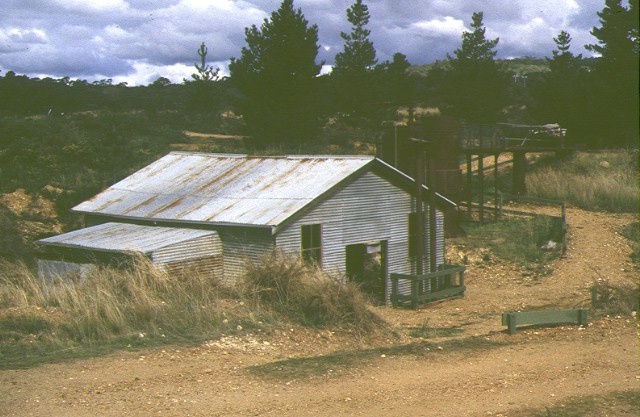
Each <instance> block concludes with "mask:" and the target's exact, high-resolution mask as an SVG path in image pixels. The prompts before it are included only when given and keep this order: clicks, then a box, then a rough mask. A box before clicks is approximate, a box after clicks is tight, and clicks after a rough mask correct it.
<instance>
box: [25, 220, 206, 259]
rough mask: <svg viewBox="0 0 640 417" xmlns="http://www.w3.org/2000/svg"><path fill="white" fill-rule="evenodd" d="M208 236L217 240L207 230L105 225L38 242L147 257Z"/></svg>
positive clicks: (116, 224)
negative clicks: (135, 253)
mask: <svg viewBox="0 0 640 417" xmlns="http://www.w3.org/2000/svg"><path fill="white" fill-rule="evenodd" d="M211 235H213V236H215V237H216V238H217V233H216V232H214V231H210V230H195V229H183V228H175V227H153V226H139V225H134V224H124V223H104V224H100V225H97V226H92V227H87V228H85V229H80V230H75V231H73V232H69V233H65V234H63V235H58V236H52V237H49V238H46V239H41V240H39V241H38V243H41V244H45V245H51V246H61V247H68V248H79V249H92V250H104V251H111V252H140V253H143V254H145V255H149V254H151V253H153V252H155V251H158V250H160V249H163V248H166V247H169V246H172V245H176V244H178V243H181V242H186V241H190V240H194V239H198V238H201V237H205V236H211Z"/></svg>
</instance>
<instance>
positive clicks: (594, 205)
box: [526, 149, 638, 213]
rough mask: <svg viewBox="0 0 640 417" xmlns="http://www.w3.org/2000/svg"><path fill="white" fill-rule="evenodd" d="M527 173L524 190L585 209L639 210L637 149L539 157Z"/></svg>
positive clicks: (634, 211) (629, 211)
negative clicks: (561, 156) (565, 157)
mask: <svg viewBox="0 0 640 417" xmlns="http://www.w3.org/2000/svg"><path fill="white" fill-rule="evenodd" d="M541 162H542V163H539V165H541V166H540V167H539V168H536V169H535V170H534V171H533V172H531V173H528V174H527V184H526V185H527V192H528V193H529V194H530V195H532V196H536V197H541V198H548V199H554V200H563V201H566V202H568V203H570V204H573V205H575V206H577V207H580V208H583V209H586V210H604V211H610V212H617V213H620V212H624V213H637V212H638V153H637V150H626V149H625V150H616V151H601V152H593V153H591V152H577V153H576V154H574V155H573V156H572V157H570V158H568V159H552V160H549V161H541Z"/></svg>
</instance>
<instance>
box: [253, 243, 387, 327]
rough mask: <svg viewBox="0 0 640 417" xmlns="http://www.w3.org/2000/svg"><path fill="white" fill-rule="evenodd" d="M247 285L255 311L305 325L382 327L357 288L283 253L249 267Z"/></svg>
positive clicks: (268, 257) (263, 259) (276, 253)
mask: <svg viewBox="0 0 640 417" xmlns="http://www.w3.org/2000/svg"><path fill="white" fill-rule="evenodd" d="M243 283H244V293H245V294H246V298H248V299H250V300H252V303H253V305H254V309H255V310H263V309H267V310H268V309H273V310H274V312H275V313H276V314H282V315H284V316H285V317H286V318H288V319H289V320H291V321H293V322H297V323H300V324H303V325H307V326H327V325H337V326H345V327H352V328H354V329H357V330H361V331H363V332H366V331H369V330H373V329H374V328H375V327H377V326H379V325H380V324H381V323H382V321H381V320H380V319H379V318H378V317H377V316H375V315H374V314H373V313H372V312H371V311H370V310H369V309H368V308H367V303H366V299H365V297H364V296H363V295H362V293H361V292H360V291H359V290H358V287H357V286H356V285H355V284H353V283H344V282H343V280H342V279H340V278H338V277H335V276H332V275H329V274H327V273H326V272H324V271H322V270H321V269H319V268H317V267H312V266H309V265H306V264H304V263H303V262H302V261H301V260H300V259H299V258H297V257H291V256H286V255H283V254H282V253H280V252H274V253H272V254H270V255H268V256H266V257H264V258H262V259H261V260H260V262H259V263H257V264H253V263H249V264H248V265H247V270H246V274H245V276H244V282H243Z"/></svg>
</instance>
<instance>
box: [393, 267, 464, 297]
mask: <svg viewBox="0 0 640 417" xmlns="http://www.w3.org/2000/svg"><path fill="white" fill-rule="evenodd" d="M464 271H465V267H464V266H462V265H446V264H445V265H440V267H439V268H438V271H437V272H432V273H429V274H425V275H404V274H391V304H392V305H393V306H394V307H397V306H398V305H400V304H401V303H402V304H403V303H406V302H409V303H410V304H411V307H412V308H416V307H417V306H418V305H419V304H422V303H427V302H429V301H434V300H439V299H443V298H450V297H455V296H464V291H465V286H464ZM407 284H408V285H407ZM400 288H404V289H405V291H400ZM407 288H408V289H409V293H408V294H407V293H406V289H407Z"/></svg>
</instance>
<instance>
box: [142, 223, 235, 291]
mask: <svg viewBox="0 0 640 417" xmlns="http://www.w3.org/2000/svg"><path fill="white" fill-rule="evenodd" d="M151 261H152V262H153V263H154V264H156V265H158V266H162V267H164V268H165V269H166V270H167V271H169V272H180V271H184V270H189V271H191V272H193V273H197V274H203V275H206V276H208V277H211V278H212V279H220V280H222V279H223V276H224V263H223V257H222V241H221V240H220V237H219V236H218V234H217V233H213V234H210V235H208V236H202V237H200V238H196V239H191V240H188V241H185V242H179V243H176V244H172V245H168V246H166V247H164V248H162V249H158V250H156V251H154V252H153V253H152V254H151Z"/></svg>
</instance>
